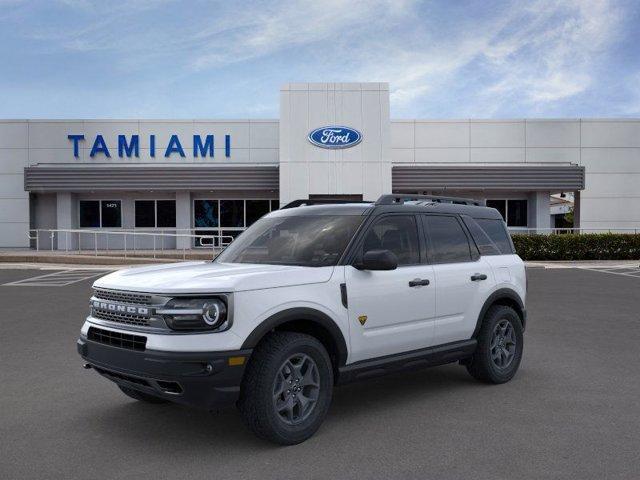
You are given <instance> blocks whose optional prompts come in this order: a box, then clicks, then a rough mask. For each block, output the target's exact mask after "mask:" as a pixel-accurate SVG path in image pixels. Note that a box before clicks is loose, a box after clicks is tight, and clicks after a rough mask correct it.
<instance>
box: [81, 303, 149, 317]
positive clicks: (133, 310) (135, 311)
mask: <svg viewBox="0 0 640 480" xmlns="http://www.w3.org/2000/svg"><path fill="white" fill-rule="evenodd" d="M92 305H93V307H94V308H98V309H100V310H107V311H109V312H114V313H125V314H131V315H144V316H147V315H149V309H148V308H147V307H134V306H131V305H121V304H119V303H111V302H103V301H101V300H94V301H93V302H92Z"/></svg>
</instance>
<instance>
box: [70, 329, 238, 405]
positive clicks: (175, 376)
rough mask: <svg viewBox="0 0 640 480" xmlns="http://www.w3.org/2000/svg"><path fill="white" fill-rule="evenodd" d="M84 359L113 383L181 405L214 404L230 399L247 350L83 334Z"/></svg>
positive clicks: (235, 391)
mask: <svg viewBox="0 0 640 480" xmlns="http://www.w3.org/2000/svg"><path fill="white" fill-rule="evenodd" d="M77 347H78V353H79V354H80V356H81V357H82V358H83V359H84V360H85V362H86V363H87V365H89V366H90V367H92V368H93V369H94V370H96V372H98V373H99V374H101V375H102V376H104V377H106V378H108V379H109V380H112V381H113V382H115V383H117V384H118V385H122V386H125V387H128V388H132V389H135V390H139V391H141V392H145V393H148V394H150V395H155V396H157V397H160V398H164V399H166V400H169V401H172V402H176V403H181V404H184V405H189V406H194V407H199V408H204V409H208V410H211V409H214V408H217V407H219V406H223V405H227V404H230V403H234V402H235V401H236V400H237V399H238V396H239V394H240V382H241V380H242V375H243V374H244V369H245V367H246V365H247V362H248V361H249V356H250V355H251V350H237V351H226V352H161V351H157V350H144V351H136V350H129V349H126V348H120V347H113V346H110V345H104V344H102V343H98V342H94V341H92V340H88V339H87V338H86V337H84V336H82V337H80V338H79V339H78V342H77Z"/></svg>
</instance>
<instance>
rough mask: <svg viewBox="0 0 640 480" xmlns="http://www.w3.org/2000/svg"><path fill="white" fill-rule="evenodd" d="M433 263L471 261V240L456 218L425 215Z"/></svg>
mask: <svg viewBox="0 0 640 480" xmlns="http://www.w3.org/2000/svg"><path fill="white" fill-rule="evenodd" d="M422 218H423V222H424V228H425V230H426V232H427V237H428V239H429V242H428V245H429V248H430V251H431V261H432V263H460V262H470V261H471V249H470V245H469V239H468V238H467V234H466V233H465V232H464V230H463V228H462V225H460V222H459V221H458V219H457V218H456V217H448V216H440V215H424V216H423V217H422Z"/></svg>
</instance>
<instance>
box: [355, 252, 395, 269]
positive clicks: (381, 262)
mask: <svg viewBox="0 0 640 480" xmlns="http://www.w3.org/2000/svg"><path fill="white" fill-rule="evenodd" d="M354 266H355V267H356V268H357V269H358V270H395V269H396V268H398V257H396V254H395V253H393V252H391V251H389V250H369V251H368V252H366V253H365V254H364V255H363V256H362V261H361V262H359V263H358V264H357V265H354Z"/></svg>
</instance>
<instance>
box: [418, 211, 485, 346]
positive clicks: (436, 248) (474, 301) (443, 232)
mask: <svg viewBox="0 0 640 480" xmlns="http://www.w3.org/2000/svg"><path fill="white" fill-rule="evenodd" d="M422 222H423V226H424V230H425V233H426V239H427V251H428V256H429V261H430V263H431V264H432V265H433V269H434V275H435V286H436V288H435V290H436V292H435V295H436V322H435V331H434V344H435V345H441V344H444V343H449V342H455V341H459V340H465V339H468V338H470V337H471V334H472V333H473V330H474V329H475V326H476V321H477V319H478V315H479V313H480V309H481V308H482V305H483V303H484V300H485V299H486V298H487V297H488V295H489V292H490V291H491V290H492V286H493V285H494V283H495V280H494V278H493V271H492V269H491V267H490V265H489V264H488V263H487V262H486V261H485V260H484V259H482V258H481V257H480V254H479V252H478V250H477V247H476V246H475V244H474V243H473V241H472V240H471V238H470V236H469V235H468V233H467V230H466V228H465V227H464V226H463V224H462V222H461V220H460V219H459V218H458V217H457V216H456V215H422Z"/></svg>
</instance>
